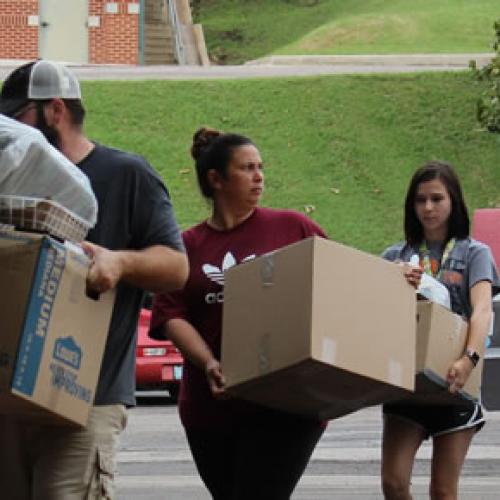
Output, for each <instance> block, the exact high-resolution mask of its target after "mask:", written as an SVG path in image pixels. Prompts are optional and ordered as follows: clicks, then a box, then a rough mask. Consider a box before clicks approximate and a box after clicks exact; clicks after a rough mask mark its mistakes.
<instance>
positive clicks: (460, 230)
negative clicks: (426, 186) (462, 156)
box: [405, 160, 470, 245]
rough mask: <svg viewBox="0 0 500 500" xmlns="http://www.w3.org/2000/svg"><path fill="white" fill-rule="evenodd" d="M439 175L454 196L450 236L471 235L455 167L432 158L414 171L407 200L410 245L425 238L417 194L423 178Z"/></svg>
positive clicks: (406, 211)
mask: <svg viewBox="0 0 500 500" xmlns="http://www.w3.org/2000/svg"><path fill="white" fill-rule="evenodd" d="M434 179H439V180H440V181H441V182H442V183H443V184H444V185H445V187H446V190H447V191H448V194H449V196H450V199H451V213H450V218H449V219H448V235H447V240H449V239H451V238H466V237H467V236H469V230H470V222H469V215H468V213H467V206H466V205H465V201H464V197H463V194H462V188H461V187H460V181H459V180H458V176H457V174H456V173H455V170H454V169H453V167H452V166H451V165H450V164H448V163H445V162H443V161H436V160H434V161H430V162H428V163H426V164H425V165H423V166H422V167H420V168H419V169H418V170H417V171H416V172H415V174H414V175H413V177H412V179H411V181H410V186H409V187H408V192H407V194H406V200H405V237H406V241H407V242H408V243H409V244H410V245H419V244H420V243H422V241H423V239H424V228H423V227H422V224H421V222H420V221H419V220H418V217H417V214H416V212H415V197H416V195H417V190H418V186H419V185H420V184H421V183H422V182H428V181H432V180H434Z"/></svg>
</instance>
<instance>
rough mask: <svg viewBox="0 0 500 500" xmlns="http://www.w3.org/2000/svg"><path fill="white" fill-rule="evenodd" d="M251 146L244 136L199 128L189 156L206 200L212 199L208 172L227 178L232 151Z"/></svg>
mask: <svg viewBox="0 0 500 500" xmlns="http://www.w3.org/2000/svg"><path fill="white" fill-rule="evenodd" d="M249 144H251V145H253V142H252V141H251V140H250V139H249V138H248V137H245V136H244V135H239V134H232V133H227V134H226V133H224V132H221V131H219V130H215V129H212V128H205V127H203V128H200V129H198V130H197V131H196V132H195V134H194V136H193V144H192V146H191V156H192V157H193V159H194V160H195V165H196V175H197V177H198V184H199V186H200V191H201V193H202V194H203V196H205V197H206V198H212V197H213V188H212V186H211V185H210V182H209V181H208V171H209V170H215V171H216V172H218V173H219V174H220V175H221V176H222V177H223V178H226V177H227V167H228V165H229V163H230V162H231V158H232V155H233V151H234V149H236V148H238V147H240V146H246V145H249Z"/></svg>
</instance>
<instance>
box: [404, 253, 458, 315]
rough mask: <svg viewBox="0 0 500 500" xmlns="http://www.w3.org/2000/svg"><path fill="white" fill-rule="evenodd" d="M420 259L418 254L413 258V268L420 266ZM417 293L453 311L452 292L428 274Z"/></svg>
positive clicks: (411, 261) (424, 276) (411, 260)
mask: <svg viewBox="0 0 500 500" xmlns="http://www.w3.org/2000/svg"><path fill="white" fill-rule="evenodd" d="M419 262H420V258H419V256H418V255H417V254H413V255H412V256H411V259H410V262H409V264H411V265H412V266H418V265H419ZM417 293H419V294H420V295H422V296H423V297H425V298H426V299H429V300H430V301H431V302H435V303H436V304H440V305H442V306H443V307H446V308H447V309H450V310H451V299H450V292H449V290H448V288H446V287H445V286H444V285H443V284H442V283H441V282H440V281H438V280H437V279H436V278H433V277H432V276H429V275H428V274H426V273H423V274H422V279H421V280H420V286H419V287H418V290H417Z"/></svg>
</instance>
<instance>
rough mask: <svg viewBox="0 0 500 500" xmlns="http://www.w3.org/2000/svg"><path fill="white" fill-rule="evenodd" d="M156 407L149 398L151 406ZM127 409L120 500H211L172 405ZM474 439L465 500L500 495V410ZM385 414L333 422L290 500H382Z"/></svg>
mask: <svg viewBox="0 0 500 500" xmlns="http://www.w3.org/2000/svg"><path fill="white" fill-rule="evenodd" d="M150 402H151V401H150ZM157 402H160V403H161V404H157V405H155V406H148V405H141V406H139V407H137V408H135V409H133V410H132V411H131V412H130V420H129V426H128V429H127V431H126V432H125V434H124V437H123V441H122V447H121V451H120V453H119V478H118V486H119V490H118V491H119V496H118V499H119V500H146V499H147V500H164V499H169V500H181V499H183V500H209V499H210V497H209V495H208V494H207V493H206V491H205V490H204V488H203V485H202V483H201V481H200V479H199V477H198V476H197V474H196V470H195V467H194V464H193V462H192V460H191V456H190V454H189V450H188V448H187V444H186V441H185V438H184V435H183V433H182V429H181V427H180V423H179V419H178V417H177V409H176V407H175V406H172V405H169V404H168V403H166V402H165V400H163V401H157ZM488 417H489V422H488V424H487V425H486V426H485V428H484V430H483V431H481V432H480V433H479V434H478V435H477V436H476V438H475V440H474V442H473V446H472V448H471V450H470V452H469V456H468V459H467V462H466V464H465V467H464V472H463V477H462V480H461V495H460V498H461V500H479V499H491V500H493V499H498V498H499V497H500V493H499V491H500V474H499V471H500V412H495V413H489V414H488ZM380 436H381V420H380V410H379V409H378V408H370V409H367V410H363V411H360V412H358V413H355V414H353V415H350V416H347V417H344V418H341V419H338V420H336V421H333V422H331V423H330V424H329V426H328V428H327V431H326V432H325V434H324V435H323V437H322V439H321V441H320V443H319V445H318V447H317V448H316V450H315V452H314V455H313V457H312V460H311V463H310V464H309V467H308V469H307V471H306V473H305V475H304V476H303V478H302V480H301V482H300V484H299V486H298V488H297V490H296V492H295V493H294V495H293V497H292V498H293V500H316V499H326V498H328V499H355V500H356V499H363V500H367V499H381V498H382V497H381V495H380V487H379V468H380V461H379V457H380ZM430 453H431V449H430V447H429V444H425V445H424V446H423V447H422V449H421V450H420V451H419V454H418V455H417V461H416V465H415V471H414V472H415V473H414V479H413V493H414V497H415V499H425V498H428V495H427V493H426V492H427V484H428V480H429V458H430Z"/></svg>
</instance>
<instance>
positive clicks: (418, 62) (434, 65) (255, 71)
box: [0, 54, 491, 80]
mask: <svg viewBox="0 0 500 500" xmlns="http://www.w3.org/2000/svg"><path fill="white" fill-rule="evenodd" d="M471 59H474V60H477V61H478V64H479V65H483V64H486V63H487V62H489V60H490V59H491V55H490V54H452V55H447V54H430V55H426V54H413V55H407V56H402V55H399V56H392V55H388V56H273V57H269V58H264V59H261V60H257V61H251V62H250V63H248V64H245V65H241V66H209V67H199V66H131V65H113V64H109V65H74V64H72V65H71V67H72V69H73V71H74V72H75V74H76V75H77V77H78V78H79V79H81V80H147V79H149V80H151V79H154V80H192V79H221V78H228V79H236V78H272V77H286V76H313V75H334V74H360V73H408V72H417V71H457V70H464V69H466V68H467V67H468V64H469V61H470V60H471ZM23 62H24V61H19V60H0V80H3V79H4V78H5V77H6V76H7V75H8V74H9V73H10V72H11V71H12V70H13V69H14V68H16V67H17V66H18V65H19V64H21V63H23Z"/></svg>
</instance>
